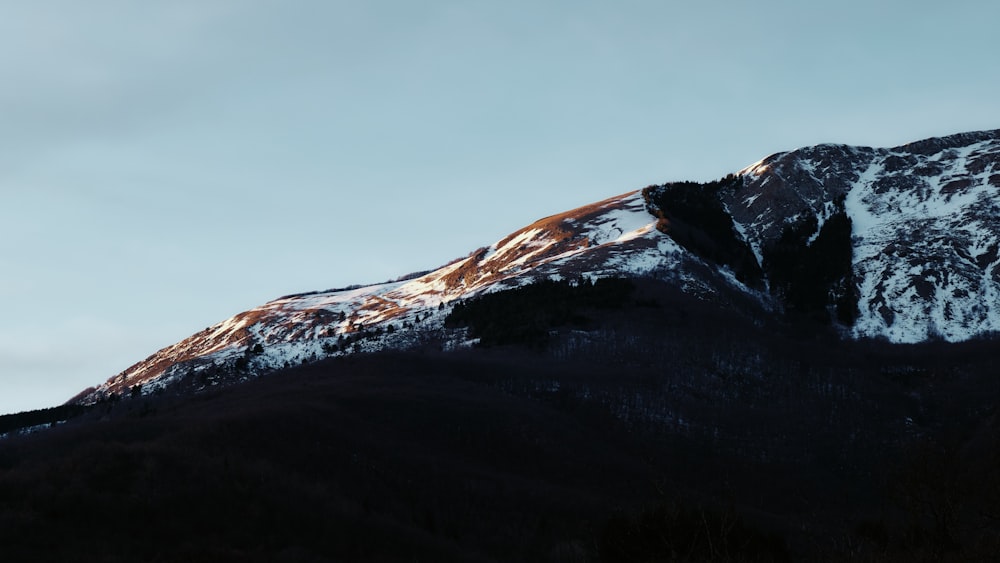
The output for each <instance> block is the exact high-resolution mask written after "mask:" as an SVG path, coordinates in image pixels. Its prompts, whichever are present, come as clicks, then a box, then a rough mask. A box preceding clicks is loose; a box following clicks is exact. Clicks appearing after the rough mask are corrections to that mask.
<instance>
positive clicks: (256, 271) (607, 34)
mask: <svg viewBox="0 0 1000 563" xmlns="http://www.w3.org/2000/svg"><path fill="white" fill-rule="evenodd" d="M998 21H1000V4H997V3H996V2H993V1H989V0H981V1H968V0H965V1H963V0H953V1H951V2H947V3H946V2H914V1H906V2H904V1H895V0H894V1H886V2H878V1H873V0H868V1H854V0H847V1H845V0H840V1H838V2H825V3H812V2H801V1H794V2H792V1H766V2H735V1H731V2H722V1H718V0H716V1H704V2H665V1H661V2H639V1H631V2H630V1H616V2H587V1H572V2H570V1H550V2H541V1H538V0H535V1H533V2H521V1H511V0H505V1H503V2H499V1H493V2H476V1H455V2H446V1H433V0H426V1H423V2H409V1H406V2H404V1H378V0H369V1H364V2H360V1H358V2H337V1H294V0H280V1H279V0H196V1H185V0H170V1H153V0H144V1H138V0H136V1H126V0H117V1H115V0H88V1H87V2H80V1H77V0H33V1H31V2H28V1H23V2H22V1H11V0H0V83H2V84H3V87H2V88H0V300H2V302H3V304H4V309H3V311H4V313H3V315H2V316H0V412H11V411H17V410H24V409H29V408H39V407H44V406H52V405H55V404H58V403H61V402H63V401H65V400H66V399H67V398H69V397H70V396H72V395H73V394H75V393H76V392H77V391H79V390H81V389H82V388H84V387H86V386H88V385H93V384H97V383H99V382H101V381H103V380H104V379H106V378H107V377H110V376H112V375H114V374H116V373H117V372H119V371H121V370H122V369H124V368H126V367H128V366H129V365H130V364H132V363H134V362H136V361H139V360H141V359H143V358H145V357H146V356H147V355H149V354H151V353H153V352H154V351H156V350H157V349H159V348H161V347H163V346H165V345H168V344H171V343H173V342H175V341H177V340H180V339H182V338H184V337H186V336H188V335H189V334H191V333H193V332H196V331H198V330H200V329H202V328H204V327H205V326H207V325H210V324H213V323H215V322H218V321H220V320H223V319H225V318H227V317H229V316H230V315H232V314H235V313H237V312H240V311H242V310H245V309H248V308H250V307H253V306H255V305H258V304H261V303H263V302H265V301H267V300H269V299H272V298H275V297H278V296H280V295H283V294H287V293H293V292H299V291H308V290H317V289H325V288H330V287H336V286H342V285H348V284H354V283H365V282H376V281H381V280H384V279H387V278H392V277H396V276H399V275H402V274H405V273H408V272H411V271H414V270H421V269H427V268H431V267H434V266H438V265H441V264H442V263H445V262H447V261H449V260H450V259H452V258H455V257H458V256H461V255H464V254H466V253H468V252H469V251H470V250H473V249H474V248H476V247H479V246H483V245H487V244H490V243H492V242H494V241H495V240H497V239H499V238H501V237H503V236H504V235H506V234H507V233H508V232H510V231H512V230H515V229H517V228H519V227H521V226H523V225H525V224H526V223H528V222H530V221H532V220H534V219H536V218H538V217H541V216H543V215H548V214H551V213H555V212H559V211H563V210H566V209H569V208H572V207H575V206H577V205H581V204H585V203H589V202H591V201H595V200H598V199H602V198H604V197H608V196H611V195H615V194H618V193H621V192H625V191H628V190H631V189H636V188H640V187H643V186H645V185H648V184H651V183H660V182H664V181H669V180H684V179H694V180H708V179H712V178H716V177H719V176H722V175H725V174H727V173H729V172H733V171H735V170H737V169H739V168H741V167H743V166H745V165H747V164H750V163H751V162H753V161H755V160H758V159H760V158H762V157H764V156H766V155H767V154H769V153H772V152H776V151H779V150H788V149H794V148H797V147H799V146H803V145H810V144H815V143H820V142H842V143H849V144H864V145H876V146H885V145H895V144H899V143H903V142H907V141H911V140H916V139H920V138H924V137H928V136H934V135H942V134H949V133H955V132H960V131H966V130H978V129H992V128H998V127H1000V102H998V100H1000V63H998V61H1000V59H998V58H997V55H998V54H1000V33H997V22H998Z"/></svg>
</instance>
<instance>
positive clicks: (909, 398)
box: [0, 280, 1000, 562]
mask: <svg viewBox="0 0 1000 563" xmlns="http://www.w3.org/2000/svg"><path fill="white" fill-rule="evenodd" d="M493 299H494V300H497V301H496V302H494V303H492V304H491V302H490V301H489V300H485V299H484V300H482V301H469V302H467V303H466V304H465V306H464V308H456V312H457V313H456V317H457V319H459V320H461V322H462V323H464V325H463V326H466V327H468V328H469V329H470V330H473V329H475V327H476V326H478V325H477V323H480V322H481V320H480V318H479V317H480V316H482V315H483V314H484V313H483V311H487V312H488V311H492V310H493V309H492V307H494V306H499V307H500V308H501V309H502V308H503V307H510V306H512V304H513V303H520V305H519V307H520V306H523V305H524V304H525V303H527V302H533V303H534V302H539V301H544V302H546V303H548V304H549V305H547V306H545V307H541V309H542V310H546V311H549V312H548V313H545V314H544V315H541V316H540V317H538V318H539V319H541V320H539V321H538V322H539V323H540V324H538V327H540V328H539V330H542V331H543V332H544V334H545V335H546V336H545V340H544V343H543V345H541V346H538V345H530V346H529V345H524V343H519V344H509V343H505V341H503V340H501V339H500V338H499V337H498V339H497V340H496V341H495V342H493V345H492V346H491V347H488V348H478V349H470V350H465V351H457V352H450V353H443V352H439V351H438V350H437V348H436V347H435V346H433V345H428V347H427V348H426V349H425V350H423V351H420V350H417V351H413V352H409V353H379V354H359V355H354V356H349V357H344V358H338V359H332V360H327V361H322V362H318V363H315V364H312V365H309V366H301V367H298V368H294V369H290V370H285V371H282V372H278V373H275V374H272V375H269V376H266V377H262V378H260V379H257V380H253V381H249V382H246V383H242V384H239V385H233V386H230V387H216V388H210V389H208V390H205V391H202V392H199V393H193V394H187V395H184V394H181V395H167V394H164V395H161V396H157V395H152V396H136V397H134V398H122V399H120V400H118V401H116V402H106V403H103V404H100V405H96V406H95V407H93V408H92V409H91V410H90V411H88V412H86V413H83V414H80V416H78V417H77V418H75V419H73V420H71V421H69V422H67V423H66V424H63V425H60V426H58V427H55V428H52V429H49V430H46V431H44V432H40V433H36V434H32V435H28V436H12V437H9V438H7V439H4V440H0V550H2V556H3V557H2V559H3V561H5V562H6V561H52V560H58V561H182V560H183V561H577V562H579V561H591V562H603V561H608V562H610V561H615V562H617V561H817V560H819V561H879V560H889V561H969V560H984V558H986V557H989V556H992V555H993V554H995V553H996V552H997V549H998V548H1000V543H998V542H1000V532H998V530H1000V527H998V526H997V518H998V515H1000V478H998V477H997V476H998V475H1000V471H998V470H1000V456H998V455H997V452H998V451H1000V423H998V420H997V413H996V404H997V398H998V397H1000V380H998V379H997V378H996V374H995V370H994V358H995V357H996V352H997V349H998V343H997V342H995V341H989V340H980V341H975V342H969V343H964V344H946V343H932V344H925V345H908V346H890V345H887V344H885V343H880V342H874V341H870V342H853V343H852V342H843V341H839V340H837V339H835V338H831V337H830V335H828V334H826V333H825V332H824V330H825V329H821V328H817V325H815V324H808V325H795V324H775V321H773V319H763V318H757V317H755V316H754V314H753V313H752V311H753V310H752V309H748V310H747V311H748V312H743V313H741V312H739V310H738V309H732V308H723V307H720V306H718V305H713V304H711V303H709V302H702V301H699V300H697V299H692V298H691V297H689V296H687V295H684V294H683V293H681V292H679V291H677V290H676V289H673V288H671V286H668V285H665V284H662V283H659V282H653V281H650V280H635V281H625V280H622V281H618V282H615V281H611V282H605V283H604V284H594V285H590V284H589V283H585V284H551V285H542V286H536V287H528V288H526V289H522V290H518V291H515V292H513V293H510V294H507V295H504V296H499V297H495V298H493ZM521 301H523V303H522V302H521ZM477 307H483V308H485V309H482V310H480V309H477ZM545 315H548V316H545ZM486 316H489V315H486ZM577 316H583V317H585V321H581V322H573V321H574V319H576V317H577ZM498 318H501V319H502V318H504V317H502V316H498ZM511 319H513V320H511V321H510V323H508V324H506V325H505V324H503V323H501V324H500V325H499V326H500V327H501V328H504V327H506V328H504V330H503V331H501V332H500V333H498V334H505V332H504V331H506V330H507V329H508V328H510V326H513V325H516V324H517V323H518V322H521V321H519V320H517V317H511ZM455 322H458V320H456V321H455ZM505 322H506V321H505ZM511 323H512V324H511ZM487 334H488V333H487ZM514 341H515V342H520V341H519V340H517V339H515V340H514Z"/></svg>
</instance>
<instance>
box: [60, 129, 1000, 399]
mask: <svg viewBox="0 0 1000 563" xmlns="http://www.w3.org/2000/svg"><path fill="white" fill-rule="evenodd" d="M998 233H1000V130H994V131H984V132H974V133H964V134H959V135H953V136H948V137H942V138H934V139H927V140H923V141H919V142H915V143H910V144H906V145H902V146H899V147H893V148H885V149H875V148H869V147H851V146H846V145H817V146H814V147H807V148H802V149H798V150H794V151H790V152H782V153H776V154H773V155H771V156H768V157H767V158H764V159H763V160H761V161H759V162H757V163H754V164H752V165H750V166H748V167H747V168H745V169H743V170H740V171H738V172H736V173H734V174H730V175H728V176H726V177H725V178H722V179H721V180H719V181H715V182H708V183H695V182H672V183H667V184H663V185H659V186H649V187H647V188H644V189H642V190H636V191H632V192H628V193H625V194H622V195H619V196H615V197H611V198H608V199H606V200H603V201H600V202H596V203H593V204H591V205H587V206H584V207H580V208H578V209H574V210H571V211H567V212H565V213H561V214H558V215H553V216H551V217H546V218H543V219H540V220H538V221H536V222H535V223H532V224H531V225H528V226H527V227H524V228H522V229H520V230H518V231H515V232H514V233H512V234H511V235H509V236H507V237H505V238H504V239H502V240H500V241H498V242H496V243H495V244H492V245H490V246H487V247H482V248H479V249H477V250H475V251H473V252H472V253H470V254H469V255H468V256H467V257H464V258H461V259H459V260H456V261H454V262H452V263H450V264H448V265H445V266H443V267H441V268H438V269H435V270H433V271H430V272H428V273H424V274H422V275H418V276H416V277H412V278H410V279H402V280H398V281H393V282H388V283H383V284H377V285H371V286H364V287H353V288H348V289H341V290H328V291H321V292H314V293H307V294H298V295H289V296H285V297H282V298H280V299H277V300H274V301H272V302H270V303H266V304H264V305H261V306H259V307H256V308H254V309H251V310H249V311H246V312H243V313H240V314H238V315H236V316H234V317H232V318H230V319H227V320H225V321H223V322H221V323H219V324H217V325H214V326H212V327H208V328H206V329H205V330H204V331H202V332H199V333H197V334H195V335H192V336H191V337H189V338H187V339H185V340H183V341H181V342H178V343H176V344H174V345H171V346H168V347H166V348H164V349H162V350H160V351H159V352H157V353H155V354H153V355H152V356H150V357H149V358H147V359H145V360H143V361H141V362H139V363H137V364H135V365H133V366H131V367H129V368H128V369H126V370H125V371H123V372H122V373H120V374H118V375H116V376H115V377H112V378H111V379H109V380H108V381H106V382H105V383H103V384H101V385H99V386H98V387H96V388H91V389H87V390H85V391H83V392H82V393H80V394H79V395H78V396H77V397H75V398H74V399H72V400H71V402H75V403H81V404H90V403H94V402H96V401H99V400H101V399H103V398H108V397H111V396H114V395H123V394H131V393H136V394H148V393H152V392H154V391H156V390H157V389H164V388H167V387H170V386H172V385H179V384H184V385H188V386H190V387H192V388H203V387H206V386H210V385H213V384H215V383H218V382H219V381H222V380H232V379H234V378H235V379H245V378H248V377H251V376H253V375H258V374H261V373H267V372H271V371H275V370H278V369H282V368H286V367H290V366H292V365H297V364H303V363H311V362H314V361H317V360H320V359H322V358H325V357H330V356H336V357H340V356H345V355H350V354H354V353H357V352H370V351H379V350H397V351H398V350H411V349H417V348H421V347H434V348H435V349H455V348H461V347H465V346H468V345H470V344H472V343H474V342H475V339H474V338H472V337H471V336H470V332H469V330H468V328H467V327H455V326H453V325H452V324H448V323H446V320H447V319H448V317H449V314H451V313H452V312H453V310H454V306H455V304H457V303H464V302H466V301H468V300H470V299H472V300H474V299H475V298H477V297H478V296H481V295H484V294H492V293H496V292H501V291H504V290H510V289H515V288H522V287H525V286H528V285H530V284H532V283H534V282H539V281H542V280H550V281H551V280H561V281H565V282H568V283H570V284H579V283H590V282H589V281H588V280H594V279H600V278H609V277H615V278H618V277H626V278H631V279H648V280H655V281H657V282H658V283H663V284H666V285H668V286H670V287H672V288H675V289H676V290H678V291H680V292H682V293H683V294H684V295H686V296H688V297H689V298H691V299H694V300H697V301H700V302H705V303H711V304H715V305H718V306H721V307H725V308H731V309H733V310H735V311H739V312H742V313H743V314H745V315H749V316H750V317H753V318H757V319H760V318H771V319H780V320H781V321H782V322H795V323H802V322H804V323H812V324H814V325H816V326H824V327H829V330H831V331H832V332H834V333H836V334H838V335H839V336H840V337H841V338H847V339H880V340H885V341H888V342H893V343H918V342H926V341H929V340H945V341H965V340H970V339H974V338H978V337H982V336H986V335H990V334H993V333H995V332H997V331H998V330H1000V270H998V265H1000V234H998ZM581 280H582V281H581Z"/></svg>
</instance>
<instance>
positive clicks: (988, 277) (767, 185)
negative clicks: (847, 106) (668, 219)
mask: <svg viewBox="0 0 1000 563" xmlns="http://www.w3.org/2000/svg"><path fill="white" fill-rule="evenodd" d="M743 174H744V185H743V186H742V188H741V189H739V190H732V191H731V192H730V193H728V194H726V196H725V197H724V199H725V201H726V204H727V206H728V209H729V210H730V212H731V214H732V216H733V219H734V221H736V222H737V223H739V224H740V225H741V228H742V230H743V232H744V233H745V234H746V237H747V239H748V241H749V242H750V244H751V246H753V247H754V249H755V250H756V251H757V254H758V256H759V257H762V258H763V261H764V262H765V264H766V262H767V259H768V256H767V249H768V248H770V247H771V246H772V245H773V244H774V242H775V240H780V239H781V237H782V236H783V233H786V232H787V230H788V229H789V228H790V227H791V228H793V229H794V228H797V227H798V228H801V230H802V231H810V230H812V231H813V234H810V235H809V236H810V237H817V238H815V239H813V240H811V241H809V242H810V244H815V243H816V242H818V239H819V238H821V237H822V230H823V228H825V227H826V226H827V222H828V221H829V220H830V219H831V218H837V219H838V220H840V221H842V220H843V219H842V218H843V217H845V216H846V218H847V219H849V220H850V223H851V231H850V232H851V248H850V250H851V253H852V257H851V268H852V272H851V282H852V284H853V286H854V291H856V292H857V312H856V319H855V320H854V321H853V322H852V323H850V325H851V326H850V333H851V335H853V336H854V337H884V338H886V339H888V340H890V341H892V342H920V341H923V340H927V339H933V338H941V339H945V340H948V341H958V340H967V339H969V338H973V337H975V336H977V335H982V334H986V333H991V332H996V331H997V330H1000V299H998V296H1000V294H998V289H1000V272H998V268H997V266H998V259H1000V256H998V251H997V249H998V244H1000V220H998V217H1000V215H998V211H1000V131H987V132H979V133H965V134H959V135H953V136H950V137H944V138H936V139H928V140H925V141H920V142H916V143H910V144H907V145H903V146H900V147H894V148H890V149H870V148H855V147H847V146H834V145H820V146H816V147H810V148H805V149H800V150H797V151H793V152H789V153H779V154H776V155H772V156H770V157H768V158H766V159H764V160H762V161H761V162H759V163H757V164H754V165H752V166H750V167H748V168H747V169H745V170H744V171H743ZM811 223H815V224H816V225H817V227H816V229H813V228H812V227H810V226H809V225H808V224H811ZM816 233H819V234H816ZM834 246H836V244H834ZM846 290H847V289H842V290H841V291H846Z"/></svg>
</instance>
